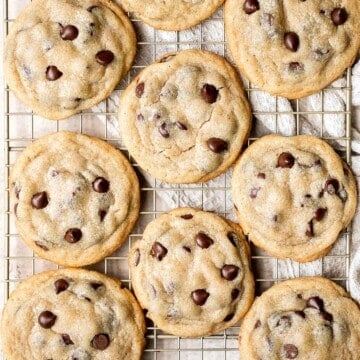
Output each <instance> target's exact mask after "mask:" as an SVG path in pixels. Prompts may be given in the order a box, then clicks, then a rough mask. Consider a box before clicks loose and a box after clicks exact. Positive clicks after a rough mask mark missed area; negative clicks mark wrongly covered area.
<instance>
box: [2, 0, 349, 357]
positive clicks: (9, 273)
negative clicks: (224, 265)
mask: <svg viewBox="0 0 360 360" xmlns="http://www.w3.org/2000/svg"><path fill="white" fill-rule="evenodd" d="M27 2H29V0H11V1H10V0H9V1H7V0H3V4H2V6H3V15H4V16H3V34H4V39H5V36H6V34H7V32H8V29H9V27H10V26H11V22H12V21H13V20H14V18H15V17H16V16H17V14H18V12H19V9H21V8H22V7H23V6H24V5H25V4H26V3H27ZM129 15H130V17H131V19H132V22H133V25H134V27H135V29H136V30H137V36H138V54H137V57H136V60H135V64H134V66H133V67H132V69H131V71H130V72H129V74H128V75H127V77H126V78H125V80H123V81H122V83H121V84H120V85H119V86H118V88H117V89H116V90H115V91H114V93H113V95H112V96H111V98H110V99H107V100H105V101H103V102H102V103H101V104H99V105H98V106H96V107H94V108H93V109H90V110H86V111H83V112H82V113H81V114H79V115H76V116H73V117H72V118H70V119H69V120H64V121H47V120H44V119H42V118H40V117H38V116H36V115H34V114H33V113H32V112H31V111H30V110H29V109H28V108H26V107H25V106H24V105H23V104H21V102H19V101H18V100H17V99H16V98H15V97H14V95H13V94H12V93H11V92H10V91H9V89H8V88H7V87H6V84H4V87H3V88H2V90H3V101H4V114H3V120H4V121H3V122H2V123H3V127H4V128H3V134H4V135H3V138H2V144H3V145H4V178H5V186H4V188H5V191H4V192H3V194H1V195H0V199H1V197H3V204H4V208H3V211H2V214H3V215H2V216H3V219H2V220H3V224H4V226H3V229H2V230H1V237H0V250H1V257H0V265H1V269H2V271H1V279H0V281H1V282H0V300H1V306H3V305H4V303H5V302H6V299H7V298H8V296H9V293H10V292H11V291H12V290H13V289H14V287H16V285H17V283H18V282H19V281H20V280H22V279H25V278H27V277H28V276H30V275H32V274H35V273H37V272H39V271H43V270H45V269H54V268H57V266H56V265H54V264H51V263H49V262H47V261H44V260H41V259H38V258H37V257H35V256H34V254H33V252H32V251H31V250H29V249H28V248H27V247H26V246H25V245H24V246H23V244H22V242H21V239H20V238H19V236H18V234H17V231H16V228H15V226H14V218H13V215H12V214H11V209H10V204H9V183H8V180H7V179H8V175H9V172H10V169H11V166H12V164H13V163H14V161H15V159H16V157H17V156H18V154H19V153H20V152H21V151H22V150H23V149H24V148H25V147H26V146H27V145H29V144H30V143H31V142H32V141H33V140H35V139H37V138H38V137H40V136H42V135H45V134H48V133H51V132H55V131H59V130H71V131H77V132H82V133H86V134H89V135H94V136H98V137H100V138H102V139H104V140H107V141H109V142H111V143H112V144H113V145H115V146H116V147H117V148H119V149H120V150H121V151H123V153H124V154H126V155H127V156H128V158H129V160H130V161H131V162H132V164H133V166H134V167H135V169H137V168H138V165H137V164H136V163H134V161H133V159H131V158H130V156H129V155H128V153H127V151H126V148H125V147H124V146H123V145H122V142H121V140H120V137H119V135H116V134H115V135H114V133H113V131H112V129H113V124H116V121H117V103H118V97H119V95H120V93H121V92H122V90H123V89H124V88H125V87H126V86H127V84H129V83H130V81H131V79H132V78H133V77H134V76H135V75H136V74H137V73H138V72H139V71H140V70H141V69H142V68H144V67H145V66H146V65H148V64H150V63H151V62H153V61H154V60H155V59H156V58H158V57H159V56H160V55H161V54H164V53H166V52H169V51H176V50H183V49H187V48H199V49H204V50H210V51H214V52H216V53H218V54H220V55H223V56H225V57H227V52H226V45H225V34H224V23H223V14H222V9H220V10H219V11H218V12H217V13H216V14H215V15H214V16H212V17H211V18H210V19H208V20H206V21H204V22H203V23H202V24H201V25H198V26H196V27H195V28H193V29H191V30H188V31H182V32H164V31H156V30H154V29H152V28H150V27H148V26H146V25H145V24H143V23H142V22H141V21H138V20H136V19H135V18H133V17H132V16H131V14H129ZM345 79H346V85H345V86H341V87H338V88H336V87H332V88H331V89H325V90H323V91H322V92H321V109H319V110H318V111H312V112H304V111H300V106H299V100H296V101H294V102H293V111H291V112H288V113H289V114H293V115H294V116H295V119H296V134H301V133H302V123H301V121H302V118H303V117H304V116H305V117H306V116H307V115H314V114H315V115H320V116H321V127H320V129H321V137H323V129H324V116H326V115H327V114H339V115H341V116H342V119H343V122H344V129H345V132H344V134H343V136H342V137H337V138H329V137H326V138H325V137H323V138H324V139H325V140H327V141H330V142H331V141H332V140H337V141H342V143H343V144H344V145H345V150H344V151H343V152H342V153H341V155H342V157H343V158H344V160H346V161H347V162H348V163H349V164H350V162H351V72H350V69H348V70H347V71H346V74H345ZM245 87H246V91H247V92H248V94H249V93H250V92H252V91H258V90H257V89H255V88H253V87H252V86H251V84H247V83H245ZM327 91H342V92H345V94H346V109H345V111H341V112H334V111H333V110H331V109H327V108H326V106H325V102H324V94H325V93H326V92H327ZM253 114H254V116H260V115H268V116H269V117H272V118H273V119H274V127H273V128H274V132H278V129H279V124H278V118H279V116H281V115H284V114H286V113H284V112H281V111H280V110H278V101H277V99H276V101H275V102H274V107H273V109H272V111H270V112H262V113H259V112H258V113H256V112H254V113H253ZM256 126H257V125H256V124H255V127H256ZM253 133H254V132H253ZM255 139H256V137H255V136H251V137H250V138H249V141H248V143H250V142H252V141H253V140H255ZM0 159H1V157H0ZM0 179H1V177H0ZM229 179H230V174H229V172H228V173H227V174H226V175H222V176H220V177H219V178H217V179H216V180H214V181H210V182H209V183H206V184H194V185H169V184H163V183H161V182H159V181H156V180H155V179H151V180H149V179H148V178H146V179H145V178H143V177H141V176H140V182H141V195H142V199H143V206H142V209H141V214H140V220H139V222H138V224H137V226H136V227H135V229H134V230H133V232H132V233H131V235H130V236H129V239H128V241H127V243H125V244H124V245H123V246H122V247H121V249H119V250H118V251H117V252H115V253H114V254H113V255H112V256H110V257H108V258H106V259H105V260H104V261H103V262H101V263H99V264H96V265H95V266H92V267H91V268H92V269H96V270H99V271H102V272H104V273H107V274H111V275H113V276H116V277H118V278H120V279H121V280H122V281H123V282H124V283H125V284H126V286H128V287H129V288H131V283H130V278H129V271H128V267H127V253H128V251H129V249H130V247H131V244H132V243H133V242H134V241H136V240H137V239H139V238H141V236H142V232H143V230H144V228H145V226H146V224H148V223H149V222H150V221H151V220H152V219H154V218H156V217H157V216H158V215H159V214H161V213H163V212H164V211H168V210H170V209H171V208H173V207H176V206H186V205H187V204H186V203H184V201H183V199H184V196H182V195H183V194H184V193H186V192H192V193H193V194H197V195H198V196H197V197H196V196H195V198H197V199H198V202H197V203H196V204H193V203H192V204H191V205H192V206H196V207H199V208H203V209H204V210H209V211H215V212H216V213H218V214H219V215H222V216H225V217H228V218H231V217H232V212H233V205H232V203H231V201H229V199H230V182H229ZM163 192H167V193H168V194H170V195H171V196H172V198H173V199H175V205H176V206H173V204H172V205H171V204H167V203H166V201H164V197H163V196H162V193H163ZM209 192H211V193H212V195H213V196H215V197H217V198H218V199H220V202H219V204H220V205H219V206H217V207H216V208H212V207H211V205H210V206H209V205H208V203H207V202H206V198H207V194H208V193H209ZM0 224H1V223H0ZM350 242H351V228H350V227H349V228H348V229H347V230H346V231H344V232H343V233H342V234H341V236H340V238H339V240H338V242H337V244H336V246H335V247H334V249H333V250H332V251H331V253H330V254H329V255H328V256H326V257H325V258H323V259H321V260H317V263H318V266H317V269H318V270H317V272H316V274H314V275H324V276H326V277H328V278H331V279H333V280H335V281H336V282H338V283H339V284H340V285H342V286H344V287H346V288H348V270H349V261H350ZM289 263H291V265H292V268H293V269H295V271H294V274H293V275H294V276H302V275H310V274H309V272H308V271H307V270H308V269H309V265H308V264H297V263H294V262H292V261H290V260H286V261H283V260H278V259H275V258H273V257H271V256H268V255H267V254H266V253H264V252H262V251H260V250H258V249H255V248H253V255H252V264H253V269H254V272H255V277H256V292H257V294H258V295H259V294H261V293H262V292H263V291H264V290H265V289H267V288H269V287H270V286H271V285H273V284H274V283H275V282H277V281H279V280H283V279H284V278H285V277H284V276H283V271H282V270H283V267H284V264H285V266H286V264H287V265H288V264H289ZM334 264H335V266H333V265H334ZM334 269H336V270H334ZM238 330H239V327H238V326H237V327H233V328H230V329H227V330H226V331H223V332H221V333H219V334H217V335H213V336H209V337H203V338H197V339H183V338H179V337H176V336H172V335H168V334H165V333H163V332H162V331H160V330H159V329H157V328H156V327H155V326H154V325H153V324H152V323H151V322H148V323H147V333H146V339H147V347H146V350H145V352H144V355H143V359H155V360H172V359H174V360H175V359H189V360H198V359H199V360H200V359H205V360H223V359H225V360H232V359H239V353H238V349H237V334H238ZM0 359H3V360H4V359H5V358H4V357H3V355H1V353H0Z"/></svg>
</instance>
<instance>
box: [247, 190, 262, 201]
mask: <svg viewBox="0 0 360 360" xmlns="http://www.w3.org/2000/svg"><path fill="white" fill-rule="evenodd" d="M259 190H260V188H252V189H250V193H249V196H250V197H251V198H252V199H255V198H256V197H257V194H258V192H259Z"/></svg>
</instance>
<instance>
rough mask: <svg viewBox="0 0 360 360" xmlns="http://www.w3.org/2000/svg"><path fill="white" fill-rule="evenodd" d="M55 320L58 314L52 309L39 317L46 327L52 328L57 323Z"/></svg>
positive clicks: (41, 323)
mask: <svg viewBox="0 0 360 360" xmlns="http://www.w3.org/2000/svg"><path fill="white" fill-rule="evenodd" d="M55 321H56V315H55V314H53V313H52V312H51V311H43V312H42V313H41V314H40V315H39V317H38V322H39V324H40V326H41V327H43V328H44V329H50V328H51V327H52V326H53V325H54V324H55Z"/></svg>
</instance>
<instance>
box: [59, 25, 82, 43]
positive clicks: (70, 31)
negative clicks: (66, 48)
mask: <svg viewBox="0 0 360 360" xmlns="http://www.w3.org/2000/svg"><path fill="white" fill-rule="evenodd" d="M78 35H79V30H78V29H77V27H76V26H74V25H66V26H65V27H63V28H62V29H61V31H60V36H61V38H62V39H63V40H75V39H76V38H77V37H78Z"/></svg>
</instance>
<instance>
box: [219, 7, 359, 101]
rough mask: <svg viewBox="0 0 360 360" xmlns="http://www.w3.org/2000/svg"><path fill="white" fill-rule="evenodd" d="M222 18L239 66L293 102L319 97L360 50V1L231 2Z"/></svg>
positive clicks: (266, 88)
mask: <svg viewBox="0 0 360 360" xmlns="http://www.w3.org/2000/svg"><path fill="white" fill-rule="evenodd" d="M224 13H225V15H224V16H225V30H226V38H227V43H228V47H229V50H230V53H231V55H232V57H233V59H234V61H235V63H236V65H237V66H238V67H239V69H240V70H241V72H242V73H244V74H245V75H246V77H247V78H248V79H249V80H250V81H251V82H253V83H254V84H256V85H257V86H258V87H260V88H261V89H263V90H266V91H267V92H269V93H270V94H273V95H280V96H284V97H287V98H289V99H295V98H301V97H304V96H307V95H310V94H313V93H315V92H318V91H319V90H321V89H323V88H324V87H325V86H327V85H328V84H330V83H331V82H332V81H334V80H335V79H337V78H338V77H340V76H341V75H342V74H343V72H344V71H345V69H346V67H348V66H350V65H351V64H352V63H353V61H354V60H355V57H356V54H357V52H358V50H359V46H360V22H359V17H360V3H359V1H358V0H311V1H309V0H308V1H306V0H287V1H268V0H228V1H227V2H226V4H225V10H224Z"/></svg>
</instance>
